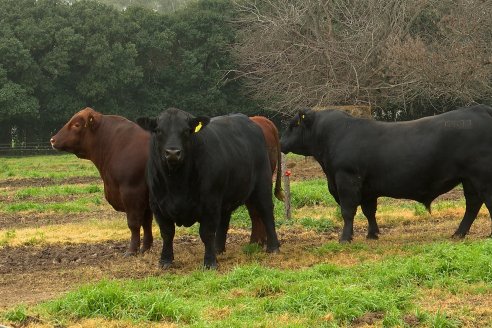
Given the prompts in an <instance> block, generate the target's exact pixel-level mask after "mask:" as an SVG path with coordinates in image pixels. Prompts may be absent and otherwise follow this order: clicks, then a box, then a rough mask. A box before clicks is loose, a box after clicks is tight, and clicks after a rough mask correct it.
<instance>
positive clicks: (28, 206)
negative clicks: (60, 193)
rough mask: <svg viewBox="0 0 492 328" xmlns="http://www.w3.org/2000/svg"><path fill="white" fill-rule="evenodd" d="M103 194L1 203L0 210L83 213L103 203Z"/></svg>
mask: <svg viewBox="0 0 492 328" xmlns="http://www.w3.org/2000/svg"><path fill="white" fill-rule="evenodd" d="M102 201H103V200H102V195H101V196H99V195H95V196H87V197H80V198H77V199H75V200H73V201H69V202H55V203H46V202H43V201H42V199H41V200H40V201H39V202H34V201H25V202H13V203H8V204H5V203H0V211H3V212H32V211H36V212H50V211H54V212H61V213H81V212H88V211H90V210H92V209H94V208H95V206H98V205H101V204H102Z"/></svg>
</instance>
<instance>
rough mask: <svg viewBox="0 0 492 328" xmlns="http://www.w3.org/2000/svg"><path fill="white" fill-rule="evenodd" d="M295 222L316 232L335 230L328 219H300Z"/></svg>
mask: <svg viewBox="0 0 492 328" xmlns="http://www.w3.org/2000/svg"><path fill="white" fill-rule="evenodd" d="M297 222H298V223H299V224H300V225H302V226H303V227H304V228H306V229H309V230H314V231H316V232H331V231H333V230H334V229H335V226H334V224H333V222H332V221H330V220H328V219H313V218H301V219H297Z"/></svg>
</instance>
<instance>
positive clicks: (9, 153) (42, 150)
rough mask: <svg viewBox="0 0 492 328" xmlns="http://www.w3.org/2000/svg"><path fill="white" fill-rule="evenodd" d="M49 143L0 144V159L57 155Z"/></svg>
mask: <svg viewBox="0 0 492 328" xmlns="http://www.w3.org/2000/svg"><path fill="white" fill-rule="evenodd" d="M57 154H59V152H57V151H55V150H53V148H51V144H50V143H49V142H23V143H19V144H14V145H12V144H8V143H7V144H0V157H15V156H34V155H57Z"/></svg>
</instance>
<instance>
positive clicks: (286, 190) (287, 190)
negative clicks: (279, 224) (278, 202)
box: [281, 153, 291, 220]
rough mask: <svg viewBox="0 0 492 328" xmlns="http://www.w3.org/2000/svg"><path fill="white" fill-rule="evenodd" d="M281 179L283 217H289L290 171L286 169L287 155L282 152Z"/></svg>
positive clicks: (287, 218)
mask: <svg viewBox="0 0 492 328" xmlns="http://www.w3.org/2000/svg"><path fill="white" fill-rule="evenodd" d="M281 167H282V179H283V180H284V181H283V184H284V194H285V200H284V204H285V219H286V220H290V219H291V211H290V171H289V170H287V156H285V154H284V153H282V165H281Z"/></svg>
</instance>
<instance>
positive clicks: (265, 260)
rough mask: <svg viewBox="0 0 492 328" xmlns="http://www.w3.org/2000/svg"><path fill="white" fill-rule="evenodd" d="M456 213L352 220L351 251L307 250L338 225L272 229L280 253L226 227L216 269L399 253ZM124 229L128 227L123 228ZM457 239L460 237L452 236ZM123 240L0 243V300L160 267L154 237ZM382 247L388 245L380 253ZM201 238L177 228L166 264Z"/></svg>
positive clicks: (480, 233)
mask: <svg viewBox="0 0 492 328" xmlns="http://www.w3.org/2000/svg"><path fill="white" fill-rule="evenodd" d="M289 169H290V170H292V173H293V174H292V177H293V179H308V178H309V179H312V178H313V177H320V178H322V177H324V176H323V173H322V172H321V170H320V168H319V165H318V164H317V163H316V162H314V161H312V160H310V159H306V160H305V159H300V160H297V161H296V162H295V163H293V164H289ZM81 181H83V182H84V183H93V182H97V181H98V180H95V179H94V178H74V179H71V180H70V179H69V180H67V181H64V183H81ZM54 183H60V182H59V181H54V180H50V179H23V180H18V181H2V182H0V186H3V187H6V186H7V187H16V188H18V187H22V186H45V185H49V184H54ZM443 197H444V198H447V199H456V198H459V197H461V193H460V192H459V191H452V192H451V193H449V194H447V195H444V196H443ZM98 215H99V216H100V217H101V218H102V219H104V220H122V219H124V216H122V215H121V214H119V213H116V212H115V211H112V210H107V211H105V212H103V213H99V214H98ZM482 216H483V217H481V218H479V219H477V222H475V224H474V225H473V226H472V229H471V232H470V235H469V236H468V237H467V239H482V238H486V236H487V235H488V234H489V233H490V228H489V224H490V223H489V222H488V221H490V220H487V218H486V217H485V216H484V215H482ZM86 217H87V214H85V213H81V214H70V215H65V214H57V213H49V214H46V213H30V214H8V215H5V214H2V215H1V217H0V227H1V228H3V229H5V228H8V229H15V228H18V229H20V228H24V227H31V226H34V227H36V226H41V225H51V224H62V223H68V222H70V223H71V222H83V221H84V220H85V218H86ZM460 220H461V218H460V217H430V218H427V219H425V220H417V221H415V222H408V223H406V224H404V225H402V224H382V225H381V227H382V229H381V230H382V231H381V238H380V240H379V241H372V240H366V239H365V234H366V232H365V229H366V222H364V221H362V220H356V228H355V240H354V242H355V243H364V244H367V245H368V246H369V247H368V250H367V251H366V252H358V253H357V254H356V255H351V253H350V252H344V251H342V252H338V253H334V254H327V255H323V256H321V257H320V256H319V255H318V254H317V253H316V252H314V250H315V249H316V248H318V247H320V246H322V245H323V244H325V243H327V242H330V241H336V240H337V239H338V233H339V228H337V229H335V231H333V232H329V233H317V232H315V231H310V230H301V231H298V230H295V229H293V228H292V227H290V228H287V227H281V228H280V229H279V231H278V233H279V239H280V242H281V245H282V246H281V253H280V254H276V255H272V254H266V253H254V254H253V255H248V254H246V253H245V252H244V251H243V247H244V245H246V244H247V243H248V240H249V230H247V229H231V231H230V234H229V237H228V244H227V250H226V252H225V254H223V255H220V256H219V258H218V260H219V272H225V271H228V270H231V269H232V268H234V267H235V266H236V265H239V264H246V263H255V262H259V263H262V264H263V265H267V266H272V267H277V268H302V267H309V266H312V265H315V264H317V263H323V262H331V263H336V264H337V265H353V264H356V263H360V261H373V260H374V261H377V260H378V259H380V258H381V256H382V255H381V252H379V253H378V252H374V254H373V252H371V248H372V247H386V246H387V247H388V250H389V252H390V253H391V252H394V253H396V254H397V253H398V252H399V249H402V247H399V245H408V244H418V243H428V242H432V241H436V240H450V238H449V237H450V235H451V234H452V233H453V231H454V229H455V228H456V227H457V226H458V224H459V221H460ZM128 236H129V232H128ZM457 242H459V241H457ZM126 247H127V241H126V240H125V241H122V240H115V241H108V242H96V243H77V244H44V245H34V246H18V247H11V246H7V247H1V248H0V300H1V301H0V308H1V307H3V308H5V307H10V306H12V305H15V304H19V303H27V304H34V303H38V302H40V301H44V300H47V299H51V298H54V297H56V296H59V295H61V294H62V293H63V292H65V291H68V290H71V289H73V288H75V287H77V286H79V285H81V284H84V283H89V282H96V281H99V280H101V279H105V278H107V279H113V278H141V277H149V276H158V275H162V274H163V271H162V270H161V269H159V267H158V265H157V263H158V259H159V253H160V240H156V241H155V243H154V247H153V248H152V250H151V251H150V252H148V253H146V254H143V255H138V256H134V257H124V256H123V254H124V252H125V250H126ZM385 255H388V253H385ZM202 257H203V245H202V243H201V241H200V239H199V237H198V236H193V235H181V236H178V237H176V239H175V265H174V267H173V268H172V269H171V270H170V272H174V273H180V272H191V271H193V270H195V269H197V268H200V267H201V263H202Z"/></svg>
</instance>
